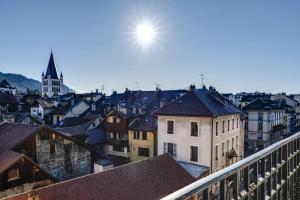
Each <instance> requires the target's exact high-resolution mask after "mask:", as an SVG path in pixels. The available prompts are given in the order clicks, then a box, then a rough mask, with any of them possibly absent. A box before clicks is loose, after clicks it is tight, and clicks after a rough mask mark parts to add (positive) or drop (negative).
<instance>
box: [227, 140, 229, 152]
mask: <svg viewBox="0 0 300 200" xmlns="http://www.w3.org/2000/svg"><path fill="white" fill-rule="evenodd" d="M228 151H229V140H227V152H228Z"/></svg>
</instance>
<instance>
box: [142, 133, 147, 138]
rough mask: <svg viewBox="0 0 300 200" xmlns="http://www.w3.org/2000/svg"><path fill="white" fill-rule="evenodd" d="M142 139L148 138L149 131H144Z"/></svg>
mask: <svg viewBox="0 0 300 200" xmlns="http://www.w3.org/2000/svg"><path fill="white" fill-rule="evenodd" d="M142 140H147V131H143V135H142Z"/></svg>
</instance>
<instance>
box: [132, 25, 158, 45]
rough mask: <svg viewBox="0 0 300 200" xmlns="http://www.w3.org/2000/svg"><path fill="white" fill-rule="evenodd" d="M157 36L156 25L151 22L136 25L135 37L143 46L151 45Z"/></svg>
mask: <svg viewBox="0 0 300 200" xmlns="http://www.w3.org/2000/svg"><path fill="white" fill-rule="evenodd" d="M156 36H157V33H156V30H155V27H154V26H153V25H151V24H149V23H141V24H139V25H137V26H136V29H135V37H136V40H137V41H138V43H140V44H141V45H142V46H143V47H147V46H149V45H151V44H152V43H153V42H154V40H155V38H156Z"/></svg>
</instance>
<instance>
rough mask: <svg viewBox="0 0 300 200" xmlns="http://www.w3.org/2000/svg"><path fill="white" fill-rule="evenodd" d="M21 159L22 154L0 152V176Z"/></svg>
mask: <svg viewBox="0 0 300 200" xmlns="http://www.w3.org/2000/svg"><path fill="white" fill-rule="evenodd" d="M22 157H23V155H22V154H19V153H17V152H14V151H4V152H0V160H1V162H0V174H1V173H3V172H4V171H5V170H7V169H8V168H9V167H10V166H12V165H13V164H15V163H16V162H17V161H18V160H20V159H21V158H22Z"/></svg>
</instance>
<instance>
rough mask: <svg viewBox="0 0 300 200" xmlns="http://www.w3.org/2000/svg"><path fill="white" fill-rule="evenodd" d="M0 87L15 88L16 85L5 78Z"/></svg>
mask: <svg viewBox="0 0 300 200" xmlns="http://www.w3.org/2000/svg"><path fill="white" fill-rule="evenodd" d="M0 88H9V89H14V87H12V86H11V85H10V84H9V83H8V82H7V80H5V79H3V80H2V81H1V82H0Z"/></svg>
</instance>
